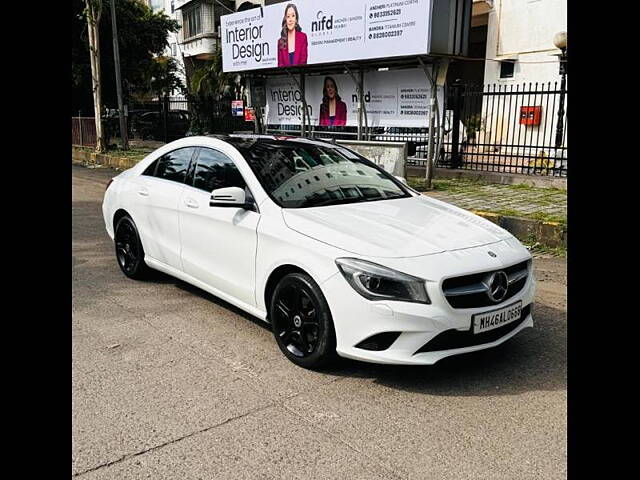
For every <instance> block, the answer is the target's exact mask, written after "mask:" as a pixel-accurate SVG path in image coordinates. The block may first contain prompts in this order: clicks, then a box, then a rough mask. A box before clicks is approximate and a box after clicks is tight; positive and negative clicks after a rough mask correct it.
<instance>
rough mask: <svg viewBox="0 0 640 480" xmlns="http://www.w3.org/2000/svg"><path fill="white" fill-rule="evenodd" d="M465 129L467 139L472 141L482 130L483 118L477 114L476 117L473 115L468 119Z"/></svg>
mask: <svg viewBox="0 0 640 480" xmlns="http://www.w3.org/2000/svg"><path fill="white" fill-rule="evenodd" d="M465 127H466V129H467V139H468V140H472V139H474V138H476V134H477V133H478V132H479V131H480V129H481V128H482V117H481V116H480V114H479V113H476V114H475V115H471V116H470V117H469V118H468V119H467V124H466V125H465Z"/></svg>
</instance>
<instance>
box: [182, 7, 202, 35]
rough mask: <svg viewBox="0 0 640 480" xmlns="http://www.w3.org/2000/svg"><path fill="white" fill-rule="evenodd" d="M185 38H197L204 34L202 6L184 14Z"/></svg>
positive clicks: (183, 27)
mask: <svg viewBox="0 0 640 480" xmlns="http://www.w3.org/2000/svg"><path fill="white" fill-rule="evenodd" d="M182 29H183V31H184V38H191V37H195V36H196V35H199V34H201V33H202V15H201V8H200V5H198V6H196V7H194V8H192V9H190V10H187V11H186V12H184V16H183V17H182Z"/></svg>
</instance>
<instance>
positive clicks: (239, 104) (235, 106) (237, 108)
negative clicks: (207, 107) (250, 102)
mask: <svg viewBox="0 0 640 480" xmlns="http://www.w3.org/2000/svg"><path fill="white" fill-rule="evenodd" d="M231 114H232V115H233V116H234V117H242V116H243V115H244V102H243V101H242V100H231Z"/></svg>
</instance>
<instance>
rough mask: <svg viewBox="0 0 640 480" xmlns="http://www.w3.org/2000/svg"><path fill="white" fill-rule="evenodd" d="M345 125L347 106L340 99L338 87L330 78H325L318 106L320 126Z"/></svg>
mask: <svg viewBox="0 0 640 480" xmlns="http://www.w3.org/2000/svg"><path fill="white" fill-rule="evenodd" d="M346 124H347V104H346V103H344V102H343V101H342V100H341V99H340V95H338V87H337V85H336V82H335V80H334V79H333V78H331V77H325V79H324V88H323V89H322V104H321V105H320V126H322V127H344V126H345V125H346Z"/></svg>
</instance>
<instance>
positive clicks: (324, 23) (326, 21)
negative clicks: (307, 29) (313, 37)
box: [311, 10, 333, 32]
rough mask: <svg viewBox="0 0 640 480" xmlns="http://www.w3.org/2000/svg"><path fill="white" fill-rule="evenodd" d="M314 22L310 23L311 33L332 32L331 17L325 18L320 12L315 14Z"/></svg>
mask: <svg viewBox="0 0 640 480" xmlns="http://www.w3.org/2000/svg"><path fill="white" fill-rule="evenodd" d="M316 18H317V20H316V21H313V22H311V31H312V32H323V31H325V30H333V15H331V16H330V17H329V18H327V16H326V15H324V14H323V13H322V10H320V11H319V12H318V13H317V14H316Z"/></svg>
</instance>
